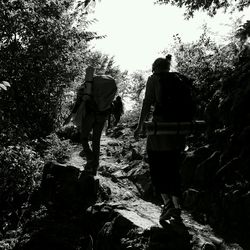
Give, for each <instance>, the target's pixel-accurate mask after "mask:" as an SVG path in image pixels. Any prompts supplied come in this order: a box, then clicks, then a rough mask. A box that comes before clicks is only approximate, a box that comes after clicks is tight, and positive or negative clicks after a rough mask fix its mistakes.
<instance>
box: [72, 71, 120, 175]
mask: <svg viewBox="0 0 250 250" xmlns="http://www.w3.org/2000/svg"><path fill="white" fill-rule="evenodd" d="M116 92H117V86H116V81H115V80H114V79H113V78H112V77H111V76H108V75H95V74H94V68H93V67H88V68H87V69H86V76H85V82H84V84H83V85H82V86H81V87H80V89H79V90H78V95H77V101H76V105H75V107H74V109H73V115H72V116H73V122H74V123H75V124H76V125H78V126H79V127H80V131H81V143H82V146H83V152H84V155H85V156H86V158H87V163H86V165H85V167H84V170H85V171H87V172H88V173H89V174H92V175H96V172H97V169H98V167H99V155H100V139H101V135H102V130H103V127H104V125H105V122H106V120H107V118H108V115H109V114H110V112H111V104H112V102H113V100H114V97H115V95H116ZM91 131H92V145H91V147H90V145H89V137H90V133H91Z"/></svg>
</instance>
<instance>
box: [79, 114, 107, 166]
mask: <svg viewBox="0 0 250 250" xmlns="http://www.w3.org/2000/svg"><path fill="white" fill-rule="evenodd" d="M107 116H108V114H107V113H89V114H86V116H85V117H84V119H83V122H82V126H81V142H82V146H83V151H84V153H85V155H86V157H87V164H88V165H91V167H93V168H95V169H97V168H98V166H99V156H100V140H101V135H102V130H103V128H104V125H105V122H106V119H107ZM91 130H92V147H91V148H90V145H89V142H88V139H89V135H90V132H91Z"/></svg>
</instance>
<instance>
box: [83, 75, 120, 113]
mask: <svg viewBox="0 0 250 250" xmlns="http://www.w3.org/2000/svg"><path fill="white" fill-rule="evenodd" d="M116 92H117V86H116V82H115V80H114V78H112V77H111V76H108V75H97V76H94V79H93V82H92V89H91V94H90V96H91V98H90V99H89V100H88V101H87V103H86V112H87V113H88V112H98V113H100V112H104V113H105V112H107V111H109V110H110V109H111V105H112V102H113V100H114V97H115V94H116Z"/></svg>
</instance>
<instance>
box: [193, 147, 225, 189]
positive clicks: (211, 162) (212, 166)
mask: <svg viewBox="0 0 250 250" xmlns="http://www.w3.org/2000/svg"><path fill="white" fill-rule="evenodd" d="M219 160H220V152H219V151H215V152H214V153H213V154H212V155H211V156H209V157H208V158H207V159H206V160H204V161H203V162H202V163H200V164H199V165H198V166H197V168H196V170H195V173H194V183H195V184H196V185H198V186H200V187H210V185H212V184H213V182H214V180H215V175H216V171H217V170H218V169H219Z"/></svg>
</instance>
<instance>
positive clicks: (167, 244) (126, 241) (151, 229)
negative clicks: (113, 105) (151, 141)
mask: <svg viewBox="0 0 250 250" xmlns="http://www.w3.org/2000/svg"><path fill="white" fill-rule="evenodd" d="M121 132H122V133H121ZM143 140H144V139H142V140H139V142H138V141H135V140H134V138H133V136H132V133H131V131H130V130H129V129H122V131H121V130H120V131H119V130H118V131H117V133H112V135H110V136H106V135H103V136H102V139H101V155H100V167H99V169H98V173H97V176H95V177H93V176H90V175H88V174H86V173H85V172H84V165H85V163H86V161H85V158H84V157H81V156H79V153H80V152H81V149H82V148H81V146H80V145H79V144H77V143H76V144H73V145H72V152H71V154H70V157H69V159H68V161H67V162H65V163H64V164H60V163H58V162H48V163H47V164H46V165H45V166H44V169H43V177H42V182H41V185H40V187H39V189H38V191H37V193H34V195H33V197H31V200H30V202H31V204H32V209H30V210H29V209H28V210H27V213H28V214H27V215H25V214H24V217H25V218H27V219H25V223H24V226H23V228H22V229H21V230H20V232H13V233H14V235H13V236H12V235H9V238H10V239H9V241H10V242H11V243H9V242H7V241H5V242H4V243H6V242H7V243H6V244H7V245H11V244H13V245H15V247H14V248H7V247H5V248H0V249H4V250H7V249H14V250H45V249H46V250H57V249H58V250H59V249H60V250H129V249H130V250H199V249H201V250H210V249H211V250H242V249H243V248H241V247H240V246H239V245H238V244H236V243H234V242H228V240H227V241H226V240H224V239H223V238H222V237H220V235H217V233H216V232H215V231H214V230H213V228H212V227H211V226H209V225H208V224H205V223H204V224H202V223H201V222H198V221H197V220H196V219H194V217H193V216H192V214H191V213H190V212H188V211H186V210H183V211H182V214H181V217H182V220H183V223H179V224H178V223H177V224H173V225H172V226H169V227H166V228H163V227H162V226H161V225H160V224H159V216H160V213H161V207H160V202H159V200H157V198H156V199H155V198H152V197H154V195H153V191H152V185H151V183H150V178H149V171H148V165H147V163H146V162H145V159H143V158H144V156H143V152H144V148H143V145H145V142H144V141H143ZM29 211H30V212H29ZM6 244H5V245H6ZM244 249H245V248H244Z"/></svg>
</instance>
